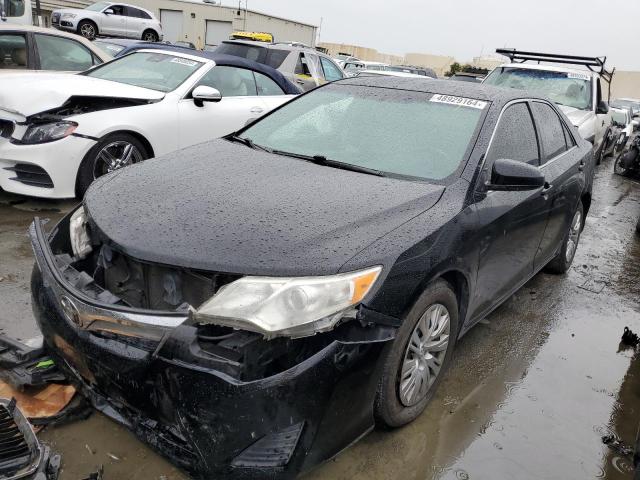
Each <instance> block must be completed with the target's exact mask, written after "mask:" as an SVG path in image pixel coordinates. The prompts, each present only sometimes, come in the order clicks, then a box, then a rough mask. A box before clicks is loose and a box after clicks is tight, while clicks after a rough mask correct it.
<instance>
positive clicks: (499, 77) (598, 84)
mask: <svg viewBox="0 0 640 480" xmlns="http://www.w3.org/2000/svg"><path fill="white" fill-rule="evenodd" d="M496 52H497V53H500V54H502V55H505V56H508V57H510V58H511V62H512V63H506V64H503V65H500V66H499V67H496V68H495V69H494V70H493V71H492V72H491V73H490V74H489V75H487V77H486V78H485V79H484V83H487V84H489V85H495V86H499V87H507V88H519V89H525V90H532V91H535V92H539V93H542V94H545V95H546V96H548V97H549V98H550V99H551V100H553V101H554V102H556V104H558V106H559V107H560V109H561V110H562V111H563V112H564V113H565V115H566V116H567V117H568V118H569V120H570V121H571V123H573V124H574V125H575V126H576V127H577V128H578V131H579V132H580V135H581V136H582V138H584V139H585V140H587V141H589V142H591V143H592V144H593V150H594V154H595V158H596V162H597V163H600V161H601V160H602V158H603V156H604V155H605V153H606V151H607V150H608V147H609V146H608V145H606V143H607V142H606V140H607V139H608V138H609V130H610V128H611V114H610V113H609V106H608V104H607V102H606V101H605V99H604V98H605V97H604V94H603V89H602V80H604V81H606V82H607V83H610V82H611V78H612V75H613V73H612V72H608V71H607V70H606V69H605V68H604V58H599V57H576V56H571V55H556V54H546V53H534V52H520V51H517V50H513V49H498V50H496ZM526 61H534V62H547V64H540V63H535V64H533V63H531V64H529V63H522V62H526ZM553 62H557V63H559V65H550V64H548V63H553ZM567 64H573V65H579V66H585V67H589V68H592V69H593V70H587V69H580V68H569V67H566V66H565V65H567Z"/></svg>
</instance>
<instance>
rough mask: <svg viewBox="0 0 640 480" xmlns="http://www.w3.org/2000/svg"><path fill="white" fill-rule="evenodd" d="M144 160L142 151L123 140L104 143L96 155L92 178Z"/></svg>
mask: <svg viewBox="0 0 640 480" xmlns="http://www.w3.org/2000/svg"><path fill="white" fill-rule="evenodd" d="M142 160H144V157H143V156H142V152H140V150H138V149H137V148H136V147H135V146H134V145H132V144H131V143H129V142H125V141H123V140H118V141H115V142H111V143H108V144H106V145H105V146H104V147H102V149H101V150H100V151H99V152H98V155H97V156H96V161H95V166H94V171H93V178H98V177H100V176H102V175H104V174H107V173H111V172H113V171H115V170H118V169H119V168H122V167H126V166H127V165H132V164H134V163H138V162H141V161H142Z"/></svg>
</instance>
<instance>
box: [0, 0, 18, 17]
mask: <svg viewBox="0 0 640 480" xmlns="http://www.w3.org/2000/svg"><path fill="white" fill-rule="evenodd" d="M23 15H24V0H0V17H3V18H4V17H22V16H23Z"/></svg>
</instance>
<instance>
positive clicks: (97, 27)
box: [51, 2, 162, 42]
mask: <svg viewBox="0 0 640 480" xmlns="http://www.w3.org/2000/svg"><path fill="white" fill-rule="evenodd" d="M51 25H53V26H54V27H55V28H59V29H61V30H68V31H70V32H75V33H78V34H80V35H82V36H83V37H85V38H87V39H89V40H93V39H94V38H96V36H98V35H108V36H110V37H124V38H138V39H142V40H146V41H148V42H157V41H160V40H162V26H161V25H160V22H159V21H158V19H157V18H156V17H155V16H154V15H153V13H151V12H150V11H149V10H145V9H143V8H140V7H136V6H134V5H128V4H126V3H113V2H97V3H94V4H92V5H89V6H88V7H86V8H83V9H80V8H63V9H59V10H54V11H53V12H52V13H51Z"/></svg>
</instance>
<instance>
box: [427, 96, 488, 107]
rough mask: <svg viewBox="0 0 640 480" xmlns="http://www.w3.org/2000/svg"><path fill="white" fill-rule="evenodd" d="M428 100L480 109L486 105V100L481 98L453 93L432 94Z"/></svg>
mask: <svg viewBox="0 0 640 480" xmlns="http://www.w3.org/2000/svg"><path fill="white" fill-rule="evenodd" d="M429 101H430V102H436V103H447V104H449V105H459V106H461V107H470V108H477V109H480V110H482V109H483V108H484V107H486V106H487V102H483V101H482V100H475V99H473V98H464V97H454V96H453V95H434V96H433V97H431V99H430V100H429Z"/></svg>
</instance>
